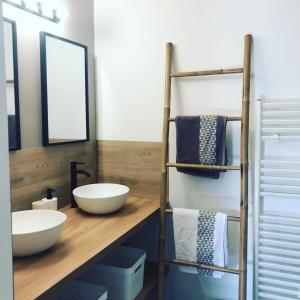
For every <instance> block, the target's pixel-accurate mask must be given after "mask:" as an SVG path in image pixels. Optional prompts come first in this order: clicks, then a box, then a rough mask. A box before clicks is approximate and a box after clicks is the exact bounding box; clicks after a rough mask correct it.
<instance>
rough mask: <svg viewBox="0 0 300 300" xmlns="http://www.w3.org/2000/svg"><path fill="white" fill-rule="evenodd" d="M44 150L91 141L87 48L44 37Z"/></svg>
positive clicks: (42, 51)
mask: <svg viewBox="0 0 300 300" xmlns="http://www.w3.org/2000/svg"><path fill="white" fill-rule="evenodd" d="M41 76H42V78H41V79H42V106H43V141H44V146H51V145H57V144H65V143H74V142H83V141H87V140H88V139H89V130H88V78H87V47H86V46H84V45H81V44H79V43H76V42H74V41H70V40H67V39H64V38H61V37H58V36H54V35H52V34H49V33H45V32H42V33H41Z"/></svg>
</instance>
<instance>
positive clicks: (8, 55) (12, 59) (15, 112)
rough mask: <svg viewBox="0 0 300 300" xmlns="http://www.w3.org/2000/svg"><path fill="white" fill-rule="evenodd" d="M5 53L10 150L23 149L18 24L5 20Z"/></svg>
mask: <svg viewBox="0 0 300 300" xmlns="http://www.w3.org/2000/svg"><path fill="white" fill-rule="evenodd" d="M4 47H5V49H4V52H5V68H6V99H7V112H8V135H9V149H10V150H19V149H21V137H20V114H19V87H18V53H17V31H16V23H15V22H14V21H12V20H9V19H4Z"/></svg>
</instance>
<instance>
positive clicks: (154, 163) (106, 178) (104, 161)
mask: <svg viewBox="0 0 300 300" xmlns="http://www.w3.org/2000/svg"><path fill="white" fill-rule="evenodd" d="M98 162H99V163H98V180H99V181H100V182H116V183H121V184H125V185H127V186H128V187H129V188H130V194H131V195H132V196H145V195H146V196H147V197H153V198H159V192H160V165H161V143H156V142H131V141H98Z"/></svg>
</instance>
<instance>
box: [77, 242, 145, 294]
mask: <svg viewBox="0 0 300 300" xmlns="http://www.w3.org/2000/svg"><path fill="white" fill-rule="evenodd" d="M145 260H146V251H145V250H142V249H137V248H130V247H123V246H122V247H118V248H117V249H116V250H114V251H112V252H111V253H110V254H109V255H108V256H107V257H105V259H104V260H102V261H101V264H100V263H99V264H96V265H94V266H92V267H91V268H90V269H89V271H88V272H86V273H85V274H84V275H83V276H81V277H80V280H82V281H86V282H90V283H93V284H99V285H104V286H107V288H108V299H109V300H134V299H135V297H136V296H137V295H138V294H139V293H140V291H141V290H142V288H143V284H144V268H145Z"/></svg>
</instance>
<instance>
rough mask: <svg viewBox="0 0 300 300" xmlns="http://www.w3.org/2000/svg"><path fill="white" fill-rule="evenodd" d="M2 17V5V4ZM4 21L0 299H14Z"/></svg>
mask: <svg viewBox="0 0 300 300" xmlns="http://www.w3.org/2000/svg"><path fill="white" fill-rule="evenodd" d="M0 19H2V6H1V5H0ZM2 24H3V23H2V22H1V23H0V49H1V51H0V53H1V55H0V137H1V147H0V163H1V168H0V191H1V197H0V266H1V267H0V278H1V280H0V299H1V300H12V299H13V275H12V242H11V208H10V196H9V194H10V190H9V167H8V133H7V132H8V128H7V108H6V97H5V71H4V70H5V62H4V51H3V49H4V43H3V25H2Z"/></svg>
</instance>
